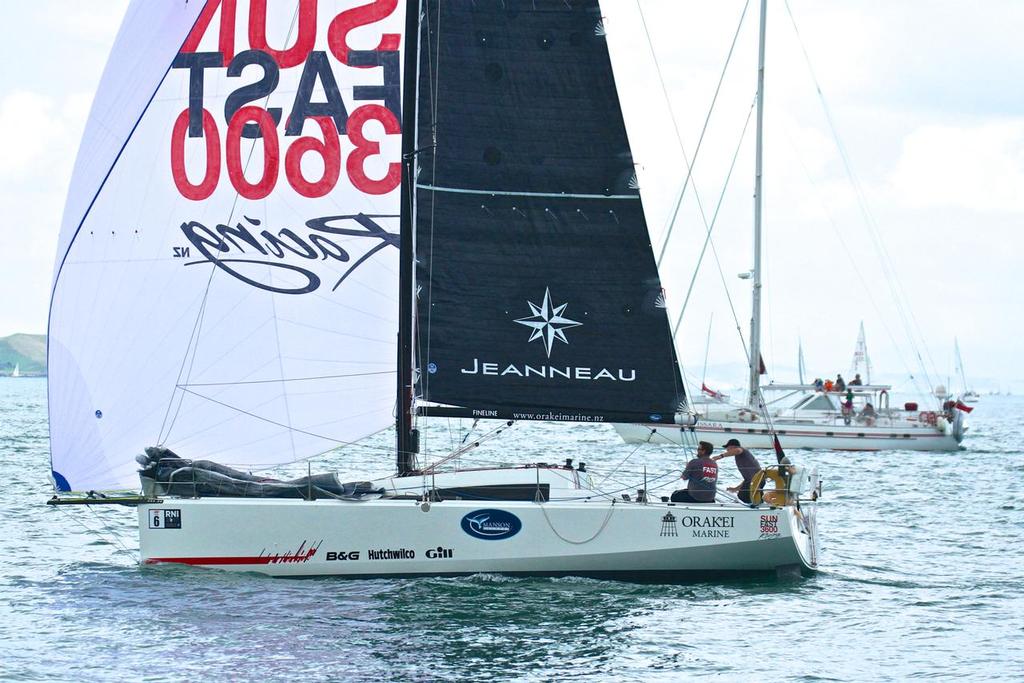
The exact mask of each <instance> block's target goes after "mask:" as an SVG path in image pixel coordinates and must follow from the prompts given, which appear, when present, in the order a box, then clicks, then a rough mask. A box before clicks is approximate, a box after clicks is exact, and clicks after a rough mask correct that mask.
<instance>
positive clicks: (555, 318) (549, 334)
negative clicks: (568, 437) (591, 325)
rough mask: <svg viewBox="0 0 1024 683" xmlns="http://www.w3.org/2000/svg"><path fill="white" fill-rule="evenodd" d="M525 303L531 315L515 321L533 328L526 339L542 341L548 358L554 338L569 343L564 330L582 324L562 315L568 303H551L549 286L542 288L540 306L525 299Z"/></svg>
mask: <svg viewBox="0 0 1024 683" xmlns="http://www.w3.org/2000/svg"><path fill="white" fill-rule="evenodd" d="M526 303H527V304H529V306H530V310H531V311H533V315H531V316H530V317H528V318H519V319H518V320H516V322H517V323H519V324H520V325H523V326H525V327H529V328H530V329H531V330H533V331H532V332H531V333H530V338H529V339H528V340H527V341H528V342H532V341H535V340H537V339H540V340H542V341H543V342H544V349H545V350H546V351H547V354H548V358H551V347H552V345H554V343H555V340H556V339H557V340H558V341H560V342H562V343H563V344H568V343H569V340H568V339H566V337H565V330H567V329H569V328H571V327H579V326H580V325H582V324H583V323H581V322H578V321H576V320H570V319H569V318H566V317H565V316H564V315H562V313H563V312H564V311H565V308H566V306H568V305H569V304H567V303H565V304H562V305H561V306H555V305H553V304H552V303H551V289H550V288H549V287H545V288H544V300H543V302H542V303H541V305H540V306H538V305H537V304H535V303H533V302H532V301H527V302H526Z"/></svg>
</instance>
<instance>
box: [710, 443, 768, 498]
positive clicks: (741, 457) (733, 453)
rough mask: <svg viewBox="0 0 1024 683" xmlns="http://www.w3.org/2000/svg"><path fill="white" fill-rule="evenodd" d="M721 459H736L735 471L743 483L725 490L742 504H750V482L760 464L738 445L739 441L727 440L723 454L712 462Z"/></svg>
mask: <svg viewBox="0 0 1024 683" xmlns="http://www.w3.org/2000/svg"><path fill="white" fill-rule="evenodd" d="M722 458H736V469H738V470H739V471H740V476H742V477H743V481H742V482H740V485H739V486H730V487H728V488H727V489H726V490H728V491H731V492H733V493H735V494H736V495H737V496H738V497H739V499H740V500H742V501H743V502H744V503H747V504H748V505H749V504H750V481H751V480H752V479H753V478H754V475H755V474H757V473H758V471H759V470H760V469H761V463H759V462H758V461H757V458H755V457H754V454H753V453H751V452H750V451H748V450H747V449H746V448H744V447H743V446H741V445H740V440H739V439H729V441H728V442H727V443H726V444H725V453H720V454H719V455H716V456H715V457H714V458H713V459H714V460H721V459H722Z"/></svg>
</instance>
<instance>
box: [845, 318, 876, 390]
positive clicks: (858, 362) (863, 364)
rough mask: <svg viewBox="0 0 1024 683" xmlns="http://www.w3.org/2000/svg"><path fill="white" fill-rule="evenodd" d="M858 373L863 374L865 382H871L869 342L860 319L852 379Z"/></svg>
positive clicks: (851, 365) (851, 371)
mask: <svg viewBox="0 0 1024 683" xmlns="http://www.w3.org/2000/svg"><path fill="white" fill-rule="evenodd" d="M857 375H862V378H861V379H862V381H863V383H864V384H871V357H870V356H868V343H867V341H866V340H865V338H864V321H863V320H862V321H860V333H859V334H858V335H857V347H856V348H855V349H854V351H853V362H852V363H851V364H850V374H849V377H850V378H851V379H852V378H854V377H856V376H857Z"/></svg>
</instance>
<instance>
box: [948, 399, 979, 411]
mask: <svg viewBox="0 0 1024 683" xmlns="http://www.w3.org/2000/svg"><path fill="white" fill-rule="evenodd" d="M953 407H954V408H956V409H957V410H962V411H964V412H965V413H969V412H971V411H972V410H974V408H972V407H971V406H969V405H967V404H966V403H964V402H963V401H960V400H957V402H956V405H954V406H953Z"/></svg>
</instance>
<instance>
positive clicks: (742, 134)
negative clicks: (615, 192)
mask: <svg viewBox="0 0 1024 683" xmlns="http://www.w3.org/2000/svg"><path fill="white" fill-rule="evenodd" d="M755 104H756V98H755V101H754V102H753V103H751V105H750V109H749V110H748V111H747V118H746V120H745V121H744V122H743V130H742V131H741V132H740V137H739V142H738V143H737V145H736V150H735V151H734V152H733V155H732V161H731V162H730V164H729V172H728V173H727V174H726V176H725V183H724V184H723V185H722V192H721V193H720V194H719V195H718V204H717V205H716V206H715V213H714V214H713V215H712V217H711V222H710V223H707V222H706V221H705V226H706V232H705V234H704V244H703V245H702V246H701V250H700V254H699V255H698V257H697V265H696V266H695V267H694V269H693V275H692V276H691V277H690V285H689V287H687V289H686V297H685V298H684V299H683V305H682V307H681V308H680V309H679V316H678V317H677V318H676V324H675V325H674V326H673V327H672V337H673V338H675V337H676V336H677V335H678V333H679V327H680V325H682V322H683V315H684V314H685V313H686V307H687V306H688V305H689V303H690V296H691V295H692V294H693V288H694V285H695V284H696V282H697V275H698V274H699V273H700V266H701V263H702V262H703V261H704V254H705V252H706V251H707V249H708V246H709V245H710V246H711V250H712V253H713V254H714V257H715V263H716V264H717V265H718V272H719V275H721V277H722V284H723V285H724V286H725V294H726V297H727V298H728V299H729V309H730V310H731V311H732V315H733V318H734V319H735V320H736V326H737V328H740V322H739V318H738V317H737V316H736V308H735V306H733V303H732V297H731V296H730V295H729V288H728V286H727V285H726V283H725V274H724V272H723V271H722V264H721V262H720V261H719V260H718V254H717V253H715V251H714V244H713V243H712V241H711V233H712V231H713V230H714V229H715V225H716V223H717V221H718V213H719V211H721V209H722V202H723V200H724V199H725V193H726V190H728V188H729V180H730V179H731V178H732V172H733V169H735V168H736V160H737V158H738V157H739V154H740V149H742V147H743V138H744V137H745V136H746V134H747V128H748V127H749V125H750V117H751V115H752V114H753V113H754V106H755ZM740 338H741V340H742V339H743V336H742V333H741V335H740ZM743 348H744V349H746V342H745V341H744V343H743Z"/></svg>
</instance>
